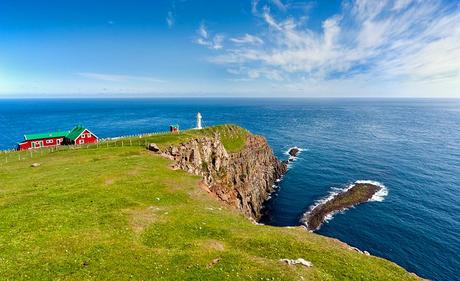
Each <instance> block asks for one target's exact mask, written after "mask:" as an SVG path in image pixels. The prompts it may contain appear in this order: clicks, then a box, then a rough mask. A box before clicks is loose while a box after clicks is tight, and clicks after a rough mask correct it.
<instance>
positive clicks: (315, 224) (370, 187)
mask: <svg viewBox="0 0 460 281" xmlns="http://www.w3.org/2000/svg"><path fill="white" fill-rule="evenodd" d="M382 188H383V187H382V186H380V185H377V184H372V183H368V182H356V183H354V184H353V185H352V186H351V187H349V188H348V189H346V190H344V191H343V192H341V193H339V194H337V195H335V196H333V197H332V198H331V199H329V200H326V201H324V202H323V203H320V204H318V205H316V206H314V207H313V208H312V209H311V210H310V211H309V212H308V213H306V214H305V215H304V216H303V218H302V220H301V222H302V224H303V225H304V226H305V227H306V228H307V229H308V230H310V231H314V230H317V229H318V228H319V227H320V226H321V224H322V223H323V222H324V221H325V220H326V218H327V216H328V215H330V214H333V213H335V212H339V211H342V210H344V209H347V208H350V207H353V206H356V205H359V204H362V203H366V202H368V201H369V200H370V199H371V198H372V197H373V196H374V195H375V194H376V193H377V192H379V191H380V190H381V189H382Z"/></svg>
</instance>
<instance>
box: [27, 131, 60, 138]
mask: <svg viewBox="0 0 460 281" xmlns="http://www.w3.org/2000/svg"><path fill="white" fill-rule="evenodd" d="M68 133H69V131H65V132H52V133H43V134H29V135H24V140H39V139H47V138H60V137H65V136H66V135H67V134H68Z"/></svg>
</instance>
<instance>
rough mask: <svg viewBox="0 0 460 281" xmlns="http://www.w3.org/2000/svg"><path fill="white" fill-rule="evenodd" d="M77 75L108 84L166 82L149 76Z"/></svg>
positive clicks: (85, 73) (90, 73) (80, 73)
mask: <svg viewBox="0 0 460 281" xmlns="http://www.w3.org/2000/svg"><path fill="white" fill-rule="evenodd" d="M77 75H79V76H82V77H85V78H88V79H94V80H100V81H107V82H129V81H142V82H153V83H163V82H165V81H164V80H161V79H157V78H155V77H149V76H133V75H120V74H107V73H94V72H79V73H77Z"/></svg>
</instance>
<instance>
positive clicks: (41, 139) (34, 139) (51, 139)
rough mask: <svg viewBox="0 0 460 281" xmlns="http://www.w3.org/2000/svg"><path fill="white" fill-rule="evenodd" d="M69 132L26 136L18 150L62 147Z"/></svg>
mask: <svg viewBox="0 0 460 281" xmlns="http://www.w3.org/2000/svg"><path fill="white" fill-rule="evenodd" d="M68 133H69V132H53V133H46V134H30V135H24V141H23V142H20V143H19V144H18V150H26V149H33V148H41V147H48V146H56V145H61V143H63V142H64V138H65V136H66V135H67V134H68Z"/></svg>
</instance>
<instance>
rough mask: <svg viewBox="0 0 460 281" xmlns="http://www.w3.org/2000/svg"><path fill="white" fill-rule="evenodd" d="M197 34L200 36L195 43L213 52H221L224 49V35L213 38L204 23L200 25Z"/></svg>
mask: <svg viewBox="0 0 460 281" xmlns="http://www.w3.org/2000/svg"><path fill="white" fill-rule="evenodd" d="M196 32H197V34H198V38H196V40H195V43H197V44H199V45H202V46H206V47H208V48H209V49H213V50H220V49H222V48H223V47H224V46H223V42H224V40H225V37H224V36H223V35H222V34H216V35H214V36H211V35H210V34H209V32H208V30H207V28H206V25H205V24H204V23H201V24H200V27H199V28H198V30H197V31H196Z"/></svg>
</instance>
